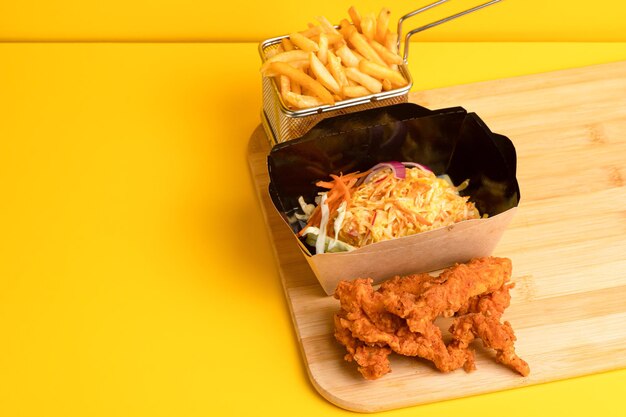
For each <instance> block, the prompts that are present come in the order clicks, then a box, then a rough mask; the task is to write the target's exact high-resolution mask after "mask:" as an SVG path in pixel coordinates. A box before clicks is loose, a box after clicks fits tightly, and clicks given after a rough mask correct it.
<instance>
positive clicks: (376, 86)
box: [276, 62, 383, 93]
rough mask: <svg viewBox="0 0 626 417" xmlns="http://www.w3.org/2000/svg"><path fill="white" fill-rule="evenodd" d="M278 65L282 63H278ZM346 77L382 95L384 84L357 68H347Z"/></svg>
mask: <svg viewBox="0 0 626 417" xmlns="http://www.w3.org/2000/svg"><path fill="white" fill-rule="evenodd" d="M276 64H281V63H280V62H277V63H276ZM285 65H287V64H285ZM346 76H347V77H348V79H350V80H352V81H356V82H357V83H358V84H360V85H362V86H363V87H365V88H367V89H368V90H369V91H371V92H372V93H380V92H381V91H382V90H383V84H382V83H381V82H380V81H378V80H377V79H375V78H373V77H371V76H369V75H367V74H365V73H363V72H361V71H359V70H358V69H357V68H354V67H350V68H346Z"/></svg>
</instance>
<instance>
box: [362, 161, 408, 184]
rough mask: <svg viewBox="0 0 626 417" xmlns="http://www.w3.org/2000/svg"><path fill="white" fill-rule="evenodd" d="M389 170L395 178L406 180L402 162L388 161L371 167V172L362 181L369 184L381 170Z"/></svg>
mask: <svg viewBox="0 0 626 417" xmlns="http://www.w3.org/2000/svg"><path fill="white" fill-rule="evenodd" d="M385 168H389V169H391V171H392V172H393V175H395V177H396V178H400V179H403V178H406V168H405V167H404V165H403V164H402V162H398V161H389V162H381V163H380V164H376V165H374V166H373V167H372V172H370V173H369V175H368V176H367V177H365V179H364V180H363V182H365V183H366V182H369V180H370V179H371V178H372V176H373V175H374V174H375V173H377V172H378V171H380V170H381V169H385Z"/></svg>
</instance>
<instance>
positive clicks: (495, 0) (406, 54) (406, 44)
mask: <svg viewBox="0 0 626 417" xmlns="http://www.w3.org/2000/svg"><path fill="white" fill-rule="evenodd" d="M446 1H448V0H439V1H438V2H435V3H432V4H429V5H428V6H425V7H422V8H421V9H418V10H415V11H414V12H411V13H409V14H406V15H404V16H402V17H401V18H400V20H398V29H401V26H402V20H405V19H407V18H409V17H411V16H414V15H416V14H417V13H421V12H423V11H425V10H428V9H430V8H432V7H435V6H438V5H439V4H441V3H444V2H446ZM500 1H502V0H491V1H488V2H487V3H483V4H480V5H478V6H475V7H472V8H471V9H467V10H464V11H462V12H459V13H457V14H453V15H451V16H448V17H444V18H443V19H440V20H437V21H435V22H432V23H429V24H427V25H424V26H420V27H418V28H415V29H413V30H412V31H410V32H408V33H407V34H406V36H405V37H404V56H403V59H404V63H405V64H406V63H408V59H409V40H410V39H411V36H413V35H415V34H416V33H419V32H423V31H425V30H427V29H430V28H432V27H435V26H439V25H440V24H442V23H446V22H449V21H450V20H454V19H456V18H458V17H461V16H465V15H466V14H470V13H472V12H475V11H478V10H480V9H484V8H485V7H488V6H491V5H492V4H495V3H499V2H500ZM399 41H400V31H398V42H399Z"/></svg>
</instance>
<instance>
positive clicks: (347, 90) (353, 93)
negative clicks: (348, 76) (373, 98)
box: [341, 85, 372, 98]
mask: <svg viewBox="0 0 626 417" xmlns="http://www.w3.org/2000/svg"><path fill="white" fill-rule="evenodd" d="M341 93H342V94H343V96H344V97H346V98H355V97H363V96H367V95H370V94H372V92H371V91H370V90H368V89H367V88H365V87H363V86H362V85H346V86H344V87H343V88H342V89H341Z"/></svg>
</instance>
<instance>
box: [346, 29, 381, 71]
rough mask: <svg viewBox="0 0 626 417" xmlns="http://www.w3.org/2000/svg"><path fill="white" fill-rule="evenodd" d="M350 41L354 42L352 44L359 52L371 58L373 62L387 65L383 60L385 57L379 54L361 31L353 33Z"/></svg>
mask: <svg viewBox="0 0 626 417" xmlns="http://www.w3.org/2000/svg"><path fill="white" fill-rule="evenodd" d="M350 43H351V44H352V46H354V49H356V51H357V52H358V53H360V54H361V55H363V57H365V58H367V59H369V60H370V61H372V62H376V63H377V64H380V65H385V61H383V59H382V58H381V57H380V56H378V54H377V53H376V51H375V50H374V48H372V47H371V46H370V44H369V43H368V42H367V39H366V38H365V36H363V35H361V34H360V33H359V32H353V33H352V35H351V36H350Z"/></svg>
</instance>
